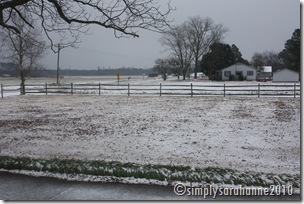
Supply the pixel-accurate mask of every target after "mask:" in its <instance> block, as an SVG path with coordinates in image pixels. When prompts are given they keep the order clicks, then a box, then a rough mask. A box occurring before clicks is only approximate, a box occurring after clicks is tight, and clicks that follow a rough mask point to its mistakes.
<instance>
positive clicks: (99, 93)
mask: <svg viewBox="0 0 304 204" xmlns="http://www.w3.org/2000/svg"><path fill="white" fill-rule="evenodd" d="M98 94H99V96H100V83H99V84H98Z"/></svg>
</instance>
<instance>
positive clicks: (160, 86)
mask: <svg viewBox="0 0 304 204" xmlns="http://www.w3.org/2000/svg"><path fill="white" fill-rule="evenodd" d="M161 95H162V85H161V83H160V85H159V96H161Z"/></svg>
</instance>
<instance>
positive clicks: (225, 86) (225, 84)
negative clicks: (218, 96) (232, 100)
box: [224, 84, 226, 97]
mask: <svg viewBox="0 0 304 204" xmlns="http://www.w3.org/2000/svg"><path fill="white" fill-rule="evenodd" d="M224 97H226V84H224Z"/></svg>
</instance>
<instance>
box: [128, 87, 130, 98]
mask: <svg viewBox="0 0 304 204" xmlns="http://www.w3.org/2000/svg"><path fill="white" fill-rule="evenodd" d="M128 96H130V84H128Z"/></svg>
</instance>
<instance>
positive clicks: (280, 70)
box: [274, 68, 299, 74]
mask: <svg viewBox="0 0 304 204" xmlns="http://www.w3.org/2000/svg"><path fill="white" fill-rule="evenodd" d="M284 70H287V71H290V72H294V73H297V74H299V72H296V71H294V70H291V69H288V68H284V69H279V70H277V71H275V72H274V74H276V73H279V72H282V71H284Z"/></svg>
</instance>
